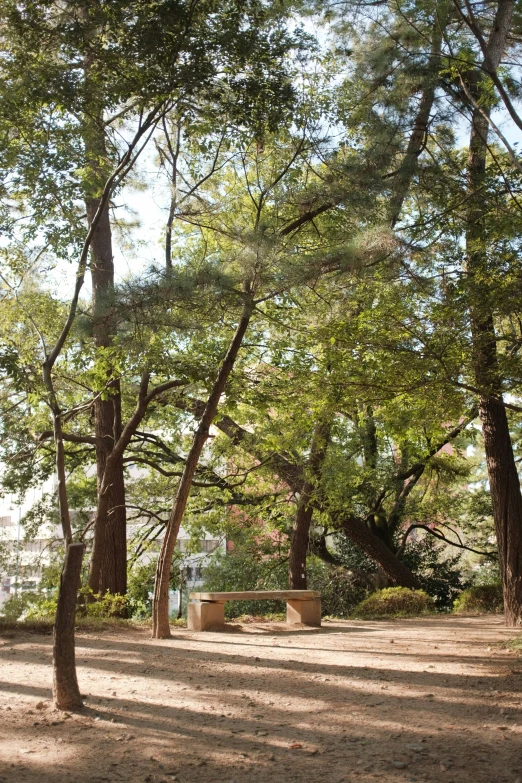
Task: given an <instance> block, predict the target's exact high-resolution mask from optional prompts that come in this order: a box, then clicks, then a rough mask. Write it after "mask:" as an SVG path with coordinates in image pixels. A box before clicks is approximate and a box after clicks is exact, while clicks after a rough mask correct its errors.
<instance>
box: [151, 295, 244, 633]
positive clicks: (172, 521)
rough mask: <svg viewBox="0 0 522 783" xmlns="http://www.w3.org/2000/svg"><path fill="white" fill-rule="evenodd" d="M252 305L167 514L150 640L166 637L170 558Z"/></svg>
mask: <svg viewBox="0 0 522 783" xmlns="http://www.w3.org/2000/svg"><path fill="white" fill-rule="evenodd" d="M252 310H253V304H252V302H251V301H250V300H249V301H248V302H247V303H246V304H245V306H244V309H243V313H242V316H241V319H240V321H239V324H238V327H237V329H236V333H235V335H234V337H233V339H232V342H231V343H230V346H229V349H228V351H227V354H226V356H225V358H224V360H223V363H222V365H221V368H220V370H219V373H218V376H217V379H216V382H215V383H214V386H213V388H212V391H211V393H210V396H209V398H208V400H207V403H206V405H205V410H204V411H203V415H202V417H201V420H200V422H199V425H198V428H197V430H196V432H195V434H194V437H193V440H192V446H191V448H190V451H189V453H188V457H187V461H186V463H185V468H184V470H183V475H182V476H181V479H180V482H179V485H178V491H177V493H176V497H175V498H174V502H173V504H172V510H171V512H170V516H169V521H168V523H167V529H166V531H165V537H164V539H163V544H162V547H161V552H160V556H159V558H158V567H157V570H156V582H155V585H154V598H153V602H152V636H153V637H154V638H155V639H167V638H168V637H169V636H170V625H169V582H170V569H171V565H172V556H173V555H174V549H175V546H176V541H177V537H178V532H179V528H180V525H181V520H182V519H183V514H184V513H185V508H186V506H187V502H188V499H189V495H190V490H191V488H192V481H193V479H194V474H195V472H196V468H197V466H198V462H199V458H200V456H201V452H202V450H203V446H204V445H205V443H206V441H207V438H208V436H209V429H210V425H211V424H212V421H213V419H214V417H215V415H216V413H217V408H218V404H219V400H220V399H221V395H222V394H223V392H224V391H225V386H226V383H227V380H228V378H229V375H230V373H231V372H232V370H233V368H234V364H235V361H236V358H237V355H238V353H239V349H240V348H241V343H242V342H243V338H244V336H245V333H246V330H247V328H248V324H249V322H250V318H251V316H252Z"/></svg>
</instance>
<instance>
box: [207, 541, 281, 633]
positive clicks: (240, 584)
mask: <svg viewBox="0 0 522 783" xmlns="http://www.w3.org/2000/svg"><path fill="white" fill-rule="evenodd" d="M287 588H288V573H287V565H286V563H285V562H284V561H281V560H277V559H276V560H274V559H271V558H267V557H265V556H263V555H262V554H261V553H258V554H255V553H254V552H252V551H251V550H247V551H244V550H243V551H241V550H238V551H237V550H233V551H232V552H228V553H225V554H222V553H216V554H215V555H214V557H213V558H212V560H211V561H210V563H209V564H208V566H207V568H206V569H205V573H204V584H203V587H202V590H205V591H209V592H221V591H223V592H233V591H237V590H286V589H287ZM283 606H284V604H283V602H281V601H228V602H227V603H226V604H225V616H226V617H228V618H232V617H239V616H241V615H243V614H247V615H266V614H270V613H274V612H280V611H281V609H282V608H283Z"/></svg>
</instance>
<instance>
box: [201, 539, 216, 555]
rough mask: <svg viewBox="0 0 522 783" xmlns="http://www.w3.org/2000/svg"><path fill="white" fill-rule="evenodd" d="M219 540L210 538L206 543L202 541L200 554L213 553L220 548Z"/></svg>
mask: <svg viewBox="0 0 522 783" xmlns="http://www.w3.org/2000/svg"><path fill="white" fill-rule="evenodd" d="M219 543H220V542H219V540H216V539H213V538H210V539H208V540H205V541H200V549H199V551H200V552H213V551H214V550H215V549H217V548H218V546H219Z"/></svg>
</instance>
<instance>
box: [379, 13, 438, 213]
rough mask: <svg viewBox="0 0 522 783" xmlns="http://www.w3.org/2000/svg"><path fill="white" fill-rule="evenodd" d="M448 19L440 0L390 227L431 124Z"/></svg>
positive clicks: (397, 180)
mask: <svg viewBox="0 0 522 783" xmlns="http://www.w3.org/2000/svg"><path fill="white" fill-rule="evenodd" d="M447 19H448V0H439V2H438V3H437V6H436V9H435V18H434V20H433V32H432V37H431V51H430V56H429V59H428V64H427V68H426V76H425V80H424V88H423V91H422V94H421V99H420V102H419V108H418V110H417V115H416V117H415V121H414V124H413V130H412V132H411V135H410V138H409V141H408V147H407V149H406V153H405V155H404V158H403V160H402V163H401V165H400V168H399V170H398V171H397V173H396V175H395V177H394V179H393V190H392V195H391V199H390V206H389V216H390V222H391V225H392V228H393V226H395V224H396V223H397V221H398V220H399V217H400V214H401V210H402V205H403V203H404V199H405V198H406V195H407V193H408V190H409V187H410V184H411V181H412V179H413V177H414V176H415V172H416V171H417V167H418V161H419V156H420V154H421V153H422V151H423V149H424V147H425V145H426V136H427V133H428V127H429V122H430V115H431V110H432V107H433V102H434V100H435V90H436V87H437V82H438V73H439V71H440V62H441V45H442V37H443V33H444V28H445V27H446V24H447Z"/></svg>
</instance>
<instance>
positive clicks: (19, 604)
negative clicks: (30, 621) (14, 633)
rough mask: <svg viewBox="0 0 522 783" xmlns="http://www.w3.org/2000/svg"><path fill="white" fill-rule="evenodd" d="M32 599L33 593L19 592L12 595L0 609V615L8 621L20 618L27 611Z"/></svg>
mask: <svg viewBox="0 0 522 783" xmlns="http://www.w3.org/2000/svg"><path fill="white" fill-rule="evenodd" d="M32 600H34V593H19V594H18V595H12V596H11V597H10V598H8V599H7V601H6V602H5V603H4V604H3V606H2V608H1V609H0V617H1V618H2V619H3V620H7V621H9V622H16V621H17V620H20V618H21V617H22V616H23V615H24V614H25V612H26V611H27V608H28V607H29V606H30V604H31V601H32Z"/></svg>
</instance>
